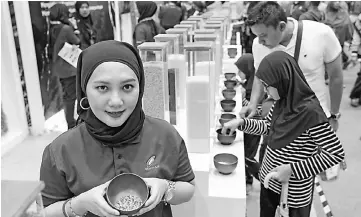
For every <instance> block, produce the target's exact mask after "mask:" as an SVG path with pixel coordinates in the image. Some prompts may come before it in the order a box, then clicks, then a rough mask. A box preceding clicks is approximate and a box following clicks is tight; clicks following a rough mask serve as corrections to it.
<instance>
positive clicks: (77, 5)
mask: <svg viewBox="0 0 361 217" xmlns="http://www.w3.org/2000/svg"><path fill="white" fill-rule="evenodd" d="M83 4H87V5H88V6H89V2H87V1H77V2H75V11H76V14H75V16H76V18H77V19H79V20H80V21H81V22H85V23H89V24H90V25H93V19H92V17H91V14H89V15H88V16H87V17H83V16H82V15H80V12H79V10H80V8H81V6H82V5H83Z"/></svg>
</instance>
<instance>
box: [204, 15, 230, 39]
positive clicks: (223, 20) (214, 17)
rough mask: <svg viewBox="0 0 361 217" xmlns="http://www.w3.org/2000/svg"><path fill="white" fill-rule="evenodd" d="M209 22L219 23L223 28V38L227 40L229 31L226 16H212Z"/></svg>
mask: <svg viewBox="0 0 361 217" xmlns="http://www.w3.org/2000/svg"><path fill="white" fill-rule="evenodd" d="M209 21H221V22H222V23H223V24H224V26H225V28H224V36H225V38H227V36H228V33H229V31H230V24H231V23H230V19H228V17H227V16H213V17H211V18H209Z"/></svg>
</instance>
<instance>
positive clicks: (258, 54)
mask: <svg viewBox="0 0 361 217" xmlns="http://www.w3.org/2000/svg"><path fill="white" fill-rule="evenodd" d="M287 19H288V22H293V24H294V29H293V34H292V38H291V41H290V42H289V44H288V45H287V46H283V45H280V44H279V45H278V46H276V47H274V48H272V49H270V48H267V47H266V46H263V45H262V44H260V43H259V40H258V37H257V38H255V39H254V41H253V47H252V51H253V56H254V66H255V68H256V70H257V69H258V67H259V64H260V63H261V61H262V59H263V58H264V57H265V56H267V55H268V54H270V53H272V52H273V51H279V50H281V51H284V52H286V53H288V54H289V55H291V56H293V55H294V53H295V46H296V38H297V30H298V21H297V20H295V19H293V18H290V17H289V18H287ZM302 22H303V34H302V42H301V48H300V55H299V60H298V64H299V66H300V68H301V70H302V72H303V74H304V75H305V78H306V80H307V82H308V84H309V85H310V87H311V89H312V90H313V92H315V94H316V96H317V98H318V100H319V101H320V103H321V106H322V108H323V110H324V112H325V114H326V116H327V117H329V116H330V100H329V98H330V96H329V91H328V88H327V85H326V84H325V77H324V76H325V63H330V62H333V61H334V60H335V59H336V58H337V57H338V56H339V55H340V54H341V51H342V48H341V45H340V43H339V41H338V39H337V37H336V35H335V33H334V32H333V30H332V29H331V28H330V27H329V26H327V25H325V24H322V23H318V22H314V21H309V20H304V21H302Z"/></svg>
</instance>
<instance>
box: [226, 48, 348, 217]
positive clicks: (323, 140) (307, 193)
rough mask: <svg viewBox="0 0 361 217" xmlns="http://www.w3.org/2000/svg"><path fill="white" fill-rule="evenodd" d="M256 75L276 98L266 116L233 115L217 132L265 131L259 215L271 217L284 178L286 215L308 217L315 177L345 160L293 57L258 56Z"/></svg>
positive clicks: (277, 55)
mask: <svg viewBox="0 0 361 217" xmlns="http://www.w3.org/2000/svg"><path fill="white" fill-rule="evenodd" d="M256 76H257V77H258V78H259V79H260V80H261V81H262V84H263V86H264V88H265V90H266V91H267V93H268V95H269V96H271V97H272V98H273V99H274V100H276V103H275V104H274V105H273V107H272V109H271V111H270V112H269V114H268V116H267V117H266V120H254V119H248V118H240V119H233V120H231V121H229V122H227V123H225V124H224V126H223V129H222V133H226V132H227V130H230V132H229V133H233V132H234V131H235V130H236V129H239V130H241V131H244V132H246V133H250V134H257V135H268V138H267V139H268V142H267V144H268V146H267V150H266V154H265V157H264V159H263V162H262V165H261V170H260V180H261V183H262V185H261V195H260V200H261V201H260V203H261V207H260V208H261V215H260V216H262V217H268V216H269V217H274V215H275V210H276V208H277V206H278V205H279V201H280V192H281V183H284V182H288V183H289V188H288V206H289V212H290V217H294V216H302V217H307V216H309V215H310V210H311V204H312V193H313V183H314V177H315V176H316V175H317V174H319V173H320V172H323V171H325V170H326V169H328V168H331V167H332V166H334V165H337V164H339V163H340V162H341V161H342V160H343V159H344V157H345V154H344V150H343V147H342V145H341V143H340V141H339V139H338V138H337V136H336V134H335V132H334V131H333V130H332V128H331V126H330V124H329V122H328V119H327V117H326V115H325V113H324V112H323V110H322V108H321V105H320V102H319V101H318V99H317V97H316V95H315V93H314V92H313V91H312V90H311V88H310V87H309V85H308V84H307V82H306V80H305V78H304V76H303V73H302V71H301V69H300V67H299V66H298V64H297V62H296V60H295V59H294V58H293V57H292V56H290V55H288V54H287V53H285V52H283V51H275V52H273V53H271V54H269V55H268V56H266V57H265V58H264V59H263V60H262V62H261V64H260V67H259V69H258V71H257V73H256ZM270 172H275V175H274V176H273V179H271V180H270V182H269V188H268V189H266V188H265V187H264V184H265V183H264V182H265V177H266V176H267V174H269V173H270Z"/></svg>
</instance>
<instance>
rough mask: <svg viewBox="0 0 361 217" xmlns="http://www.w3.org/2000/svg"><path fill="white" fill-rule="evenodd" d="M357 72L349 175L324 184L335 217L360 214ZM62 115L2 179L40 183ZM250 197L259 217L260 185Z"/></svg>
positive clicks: (349, 123)
mask: <svg viewBox="0 0 361 217" xmlns="http://www.w3.org/2000/svg"><path fill="white" fill-rule="evenodd" d="M357 69H358V68H352V69H350V70H346V71H345V72H344V84H345V88H344V96H343V99H342V105H341V113H342V117H341V119H340V127H339V130H338V132H337V134H338V136H339V137H340V139H341V141H342V143H343V145H344V148H345V151H346V159H347V164H348V169H347V171H344V172H342V173H341V175H340V177H339V178H338V179H337V180H336V181H332V182H327V183H326V182H322V183H321V184H322V187H323V190H324V192H325V194H326V197H327V200H328V202H329V205H330V207H331V210H332V212H333V214H334V216H336V217H358V216H360V213H361V197H360V192H361V186H360V184H359V183H360V181H359V180H360V179H361V173H360V168H361V157H360V156H361V140H360V137H361V107H359V108H353V107H351V106H350V105H349V98H348V95H349V93H350V90H351V88H352V86H353V82H354V81H355V78H356V73H357ZM63 117H64V116H63V113H58V114H57V115H55V116H53V117H52V119H50V121H48V122H47V126H46V128H47V129H48V133H46V134H45V135H42V136H39V137H29V138H27V139H26V140H25V141H24V142H23V143H21V144H19V145H17V146H16V147H14V148H13V149H12V150H11V151H9V152H8V153H6V154H4V155H3V156H1V179H10V180H38V178H39V165H40V163H41V157H42V152H43V149H44V148H45V146H46V145H48V144H49V143H51V141H52V140H53V139H54V138H56V137H57V136H58V135H60V134H61V133H62V132H64V131H65V130H66V124H65V121H64V118H63ZM253 186H254V188H253V191H252V192H251V194H250V195H249V196H248V197H247V216H248V217H257V216H259V190H260V189H259V183H254V185H253ZM313 205H314V213H313V215H312V216H316V214H317V216H318V217H323V216H325V214H324V212H323V209H322V206H321V203H320V200H319V197H318V195H317V194H315V196H314V204H313Z"/></svg>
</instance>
